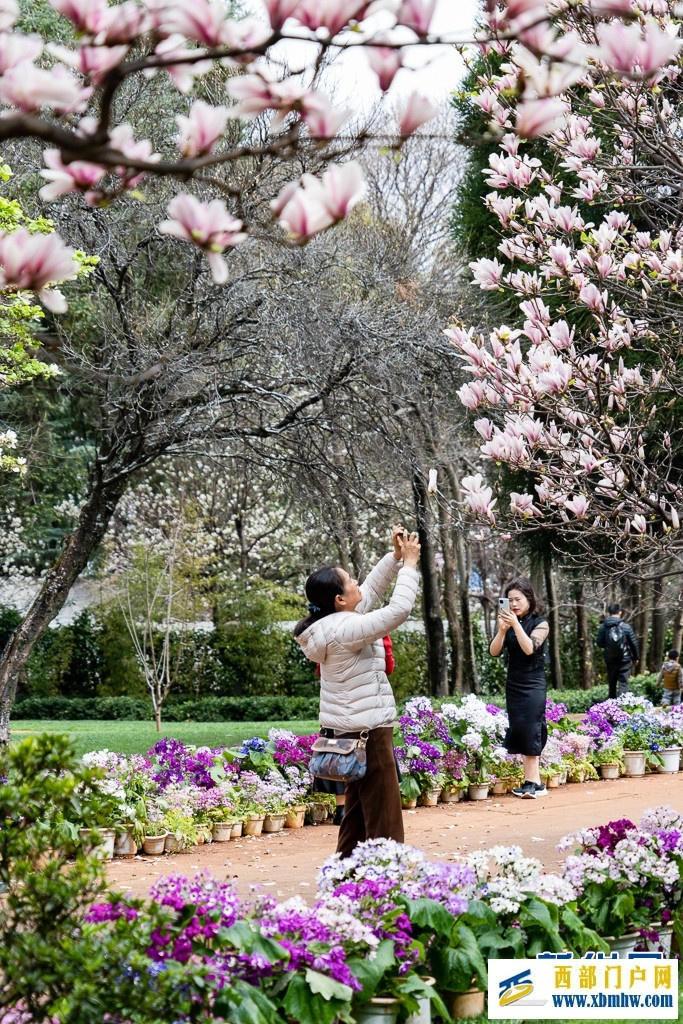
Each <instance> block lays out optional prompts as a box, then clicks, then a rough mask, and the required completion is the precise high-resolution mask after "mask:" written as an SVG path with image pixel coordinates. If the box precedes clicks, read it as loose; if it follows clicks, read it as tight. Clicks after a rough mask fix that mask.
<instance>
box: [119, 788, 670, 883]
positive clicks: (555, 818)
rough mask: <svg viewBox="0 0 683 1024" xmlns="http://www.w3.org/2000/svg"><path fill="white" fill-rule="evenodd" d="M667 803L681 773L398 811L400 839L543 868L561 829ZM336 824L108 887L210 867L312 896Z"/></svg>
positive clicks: (142, 860)
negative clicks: (497, 849) (514, 848)
mask: <svg viewBox="0 0 683 1024" xmlns="http://www.w3.org/2000/svg"><path fill="white" fill-rule="evenodd" d="M659 804H669V805H670V806H672V807H674V808H675V809H676V810H677V811H679V812H682V813H683V773H680V772H679V773H678V774H677V775H646V776H645V777H644V778H642V779H619V780H617V781H614V782H602V781H601V782H592V783H584V784H582V785H567V786H562V787H560V789H555V790H550V791H549V793H548V795H547V796H546V797H543V798H542V799H538V800H533V801H532V800H519V799H518V798H517V797H514V796H504V797H489V799H488V800H485V801H482V802H480V803H469V802H463V803H458V804H439V805H438V806H437V807H421V808H418V809H417V810H416V811H404V822H405V830H406V842H407V843H410V844H411V845H413V846H419V847H420V848H421V849H423V850H425V852H426V853H427V854H428V855H429V856H430V857H431V858H433V859H435V860H454V859H458V858H459V857H460V856H462V854H464V853H468V852H470V851H472V850H476V849H478V848H480V847H488V846H495V845H496V844H499V843H500V844H503V845H506V846H508V845H511V844H513V843H514V844H516V845H519V846H521V847H522V850H523V852H524V854H525V855H527V856H530V857H538V858H539V860H541V861H542V862H543V864H544V866H545V867H546V869H548V870H556V869H557V868H558V866H559V864H560V861H561V860H562V859H563V855H560V854H558V852H557V850H556V849H555V846H556V844H557V842H558V841H559V839H560V838H561V837H562V836H563V835H565V834H566V833H567V832H571V831H573V830H575V829H579V828H584V827H587V826H590V825H600V824H604V823H606V822H608V821H611V820H615V819H617V818H631V819H632V820H634V821H637V820H638V819H639V818H640V815H641V814H642V812H643V811H644V810H646V809H647V808H649V807H656V806H657V805H659ZM336 841H337V829H336V828H335V827H334V826H331V825H318V826H307V827H306V828H302V829H286V830H285V831H284V832H277V833H274V834H272V835H264V836H257V837H253V838H245V839H236V840H232V841H231V842H229V843H211V844H208V845H205V846H196V847H194V848H193V849H191V850H189V851H187V852H185V853H179V854H173V855H171V856H164V857H144V856H137V857H135V858H134V859H132V860H115V861H111V862H109V864H108V865H107V877H108V879H109V881H110V882H111V885H112V887H115V888H117V889H119V890H124V891H127V892H130V893H131V894H134V895H145V894H146V893H147V892H148V891H149V888H150V886H151V885H152V883H153V882H154V881H155V879H156V878H157V877H158V876H159V875H160V874H164V875H169V874H177V873H180V874H184V875H193V874H195V872H197V871H200V870H208V871H210V872H211V874H212V875H214V876H215V877H217V878H226V877H234V878H235V879H236V882H237V888H238V891H239V892H240V893H241V894H242V895H247V894H248V893H249V890H250V887H251V886H252V885H259V886H263V887H264V889H265V891H266V892H271V893H273V894H274V895H275V896H277V897H278V898H279V899H287V898H288V897H290V896H294V895H296V894H298V895H302V896H304V898H312V897H313V895H314V893H315V888H316V885H315V882H316V875H317V873H318V870H319V868H320V866H321V864H322V862H323V861H324V860H325V858H326V857H328V856H330V854H332V853H334V850H335V845H336Z"/></svg>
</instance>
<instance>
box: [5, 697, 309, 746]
mask: <svg viewBox="0 0 683 1024" xmlns="http://www.w3.org/2000/svg"><path fill="white" fill-rule="evenodd" d="M317 714H318V698H317V697H285V696H279V697H271V696H264V697H205V698H204V699H202V700H198V701H182V702H180V703H169V704H168V705H167V706H166V707H165V710H164V719H165V721H166V722H266V721H269V720H270V719H275V718H278V719H298V718H302V719H303V718H309V719H310V718H313V717H315V716H317ZM151 715H152V711H151V705H150V703H149V701H146V700H138V699H136V698H134V697H125V696H117V697H24V698H23V699H21V700H19V701H17V703H16V705H15V718H17V719H56V720H58V721H59V720H69V719H71V720H73V721H79V720H81V721H82V720H87V719H113V720H117V719H125V720H127V721H131V722H144V721H149V720H150V719H151ZM105 745H106V744H105Z"/></svg>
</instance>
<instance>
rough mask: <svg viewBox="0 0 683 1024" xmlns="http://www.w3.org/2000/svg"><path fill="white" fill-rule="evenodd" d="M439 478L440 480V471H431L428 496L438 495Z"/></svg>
mask: <svg viewBox="0 0 683 1024" xmlns="http://www.w3.org/2000/svg"><path fill="white" fill-rule="evenodd" d="M438 478H439V473H438V470H436V469H430V470H429V482H428V484H427V493H428V494H436V490H437V486H438Z"/></svg>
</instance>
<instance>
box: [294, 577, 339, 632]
mask: <svg viewBox="0 0 683 1024" xmlns="http://www.w3.org/2000/svg"><path fill="white" fill-rule="evenodd" d="M343 593H344V580H343V579H342V575H341V573H340V572H339V569H338V568H337V567H336V566H335V565H324V566H323V567H322V569H316V570H315V572H312V573H311V575H310V576H309V577H308V579H307V580H306V597H307V598H308V600H309V602H310V603H309V605H308V611H309V614H308V615H307V616H306V618H305V619H300V621H299V622H297V624H296V626H295V627H294V636H300V634H301V633H303V632H304V630H306V629H308V627H309V626H312V625H313V623H314V622H317V621H318V619H324V618H325V616H326V615H331V614H332V613H333V612H336V610H337V609H336V608H335V605H334V599H335V597H341V595H342V594H343Z"/></svg>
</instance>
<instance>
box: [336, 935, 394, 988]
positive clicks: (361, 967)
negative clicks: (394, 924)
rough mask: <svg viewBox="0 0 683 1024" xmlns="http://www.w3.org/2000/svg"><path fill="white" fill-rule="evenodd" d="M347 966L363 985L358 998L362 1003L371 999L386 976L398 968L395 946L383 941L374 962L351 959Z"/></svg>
mask: <svg viewBox="0 0 683 1024" xmlns="http://www.w3.org/2000/svg"><path fill="white" fill-rule="evenodd" d="M347 966H348V968H349V970H350V971H351V973H352V974H353V976H354V977H355V978H357V979H358V981H359V982H360V984H361V988H362V992H361V993H359V994H358V995H357V996H356V998H357V999H358V1000H360V1001H362V1002H367V1001H368V999H371V998H372V997H373V996H374V994H375V992H376V991H377V987H378V985H379V983H380V981H381V980H382V978H383V977H384V975H385V974H386V973H387V972H388V971H390V970H392V968H394V967H395V966H396V957H395V956H394V944H393V942H392V941H391V939H382V941H381V942H380V944H379V946H378V947H377V949H376V951H375V955H374V957H373V958H372V960H370V959H368V958H367V957H365V958H363V959H362V960H361V959H360V957H350V958H349V959H348V960H347Z"/></svg>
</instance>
